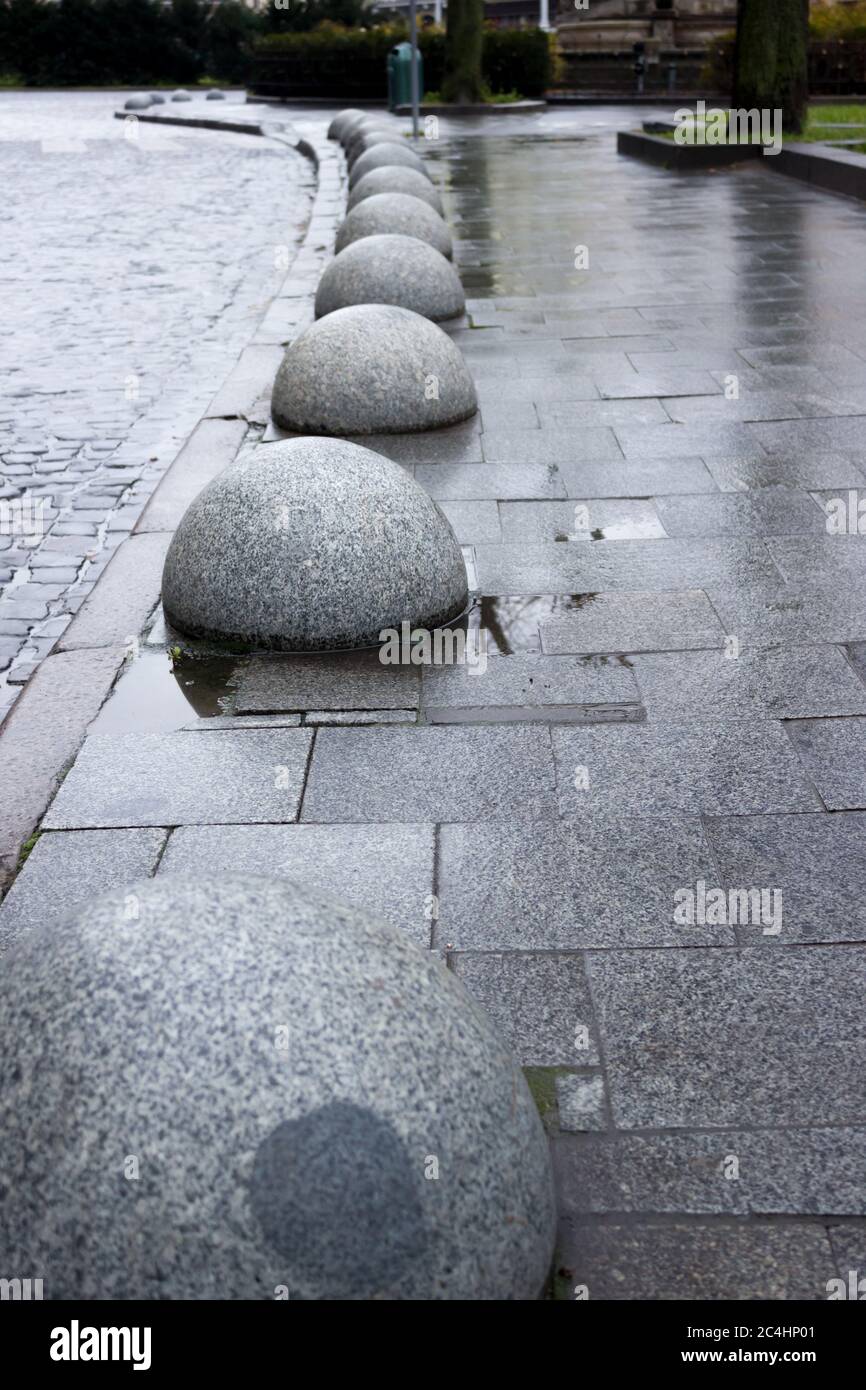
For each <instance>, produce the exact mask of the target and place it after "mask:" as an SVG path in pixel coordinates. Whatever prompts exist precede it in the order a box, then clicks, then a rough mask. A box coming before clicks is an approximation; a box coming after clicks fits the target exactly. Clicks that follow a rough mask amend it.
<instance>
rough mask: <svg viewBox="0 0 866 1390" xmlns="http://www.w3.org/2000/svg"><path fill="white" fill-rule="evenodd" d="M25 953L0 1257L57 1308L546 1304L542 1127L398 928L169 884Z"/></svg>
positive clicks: (257, 889)
mask: <svg viewBox="0 0 866 1390" xmlns="http://www.w3.org/2000/svg"><path fill="white" fill-rule="evenodd" d="M14 951H15V954H14V962H12V963H11V964H10V970H9V974H8V975H6V976H5V977H4V979H3V982H2V984H0V1031H2V1034H3V1037H4V1039H5V1040H6V1041H5V1043H4V1048H3V1055H2V1060H0V1079H2V1085H0V1136H2V1137H0V1166H2V1171H3V1175H4V1182H3V1194H2V1199H0V1246H2V1248H3V1250H4V1253H5V1257H6V1259H7V1261H8V1263H9V1267H10V1268H11V1269H16V1270H17V1269H38V1270H39V1271H40V1276H41V1277H42V1278H43V1279H44V1285H45V1297H46V1298H49V1299H64V1298H67V1299H76V1300H77V1299H85V1300H90V1299H100V1298H102V1299H110V1298H119V1299H155V1298H163V1299H164V1298H170V1299H202V1298H214V1299H233V1300H234V1299H261V1298H265V1299H273V1298H274V1296H275V1294H276V1292H277V1290H278V1289H279V1288H280V1287H282V1288H284V1289H285V1290H286V1292H287V1294H288V1297H289V1298H290V1299H299V1300H302V1301H310V1300H328V1299H346V1300H362V1301H365V1302H366V1301H371V1300H378V1299H387V1300H407V1301H408V1300H422V1299H431V1300H457V1299H470V1300H476V1299H477V1300H486V1299H491V1300H493V1299H496V1300H499V1299H503V1300H511V1299H532V1298H535V1297H537V1296H538V1295H539V1294H540V1292H541V1288H542V1285H543V1283H544V1280H545V1277H546V1275H547V1270H548V1265H549V1261H550V1258H551V1256H552V1253H553V1240H554V1226H555V1211H554V1199H553V1190H552V1182H551V1173H550V1159H549V1156H548V1151H547V1144H546V1141H545V1139H544V1135H543V1132H542V1129H541V1124H540V1121H539V1118H538V1114H537V1111H536V1109H535V1106H534V1104H533V1102H532V1099H531V1097H530V1095H529V1092H528V1090H527V1088H526V1085H525V1082H524V1081H523V1078H522V1075H521V1073H520V1071H519V1068H518V1066H517V1064H516V1062H515V1061H514V1060H513V1058H512V1057H511V1056H510V1055H509V1053H508V1052H507V1051H506V1050H505V1048H504V1047H503V1045H502V1043H501V1042H500V1041H499V1040H498V1038H497V1037H496V1035H495V1033H494V1031H493V1029H492V1028H491V1025H490V1023H489V1022H488V1020H487V1019H486V1018H485V1016H484V1015H483V1014H482V1013H481V1012H480V1010H479V1009H478V1008H477V1007H476V1006H475V1005H474V1004H473V1003H472V1001H471V999H470V998H469V996H468V995H467V994H466V992H465V991H464V989H463V988H462V986H461V985H460V984H459V982H458V981H456V980H455V979H454V978H453V976H451V975H449V974H448V973H447V972H446V971H445V970H444V969H443V967H442V965H441V964H440V963H439V962H438V961H437V960H436V959H435V958H434V957H431V956H429V955H425V953H423V952H420V951H418V949H417V948H416V947H415V946H413V945H412V944H411V943H410V942H408V941H406V940H405V938H404V937H403V936H402V935H401V934H400V933H399V932H398V931H396V930H395V929H394V928H393V927H391V926H389V925H386V924H385V923H382V922H380V921H379V920H377V919H376V918H375V917H371V916H368V915H367V914H366V913H363V912H359V911H358V910H357V909H355V908H349V907H344V906H342V905H341V904H339V903H337V902H335V901H333V900H331V899H328V898H321V897H319V896H317V895H314V894H310V893H308V892H306V891H304V890H302V889H300V888H297V887H296V886H295V885H293V884H287V883H280V882H278V881H275V880H268V879H262V878H259V877H250V878H235V877H230V878H223V879H213V880H204V879H193V880H190V881H187V882H183V883H181V882H180V881H179V880H177V879H174V878H171V877H167V878H165V879H164V880H162V879H160V880H156V881H152V880H151V881H145V882H139V883H134V884H132V885H130V887H129V888H128V889H127V891H126V893H115V894H113V895H111V896H109V897H107V898H104V899H101V900H99V901H97V902H96V903H95V904H91V905H89V906H88V908H87V910H86V911H84V912H81V913H79V914H76V915H75V916H74V917H72V918H71V919H70V920H69V921H68V922H67V923H66V924H65V925H64V928H63V930H62V932H59V933H55V934H51V933H49V932H47V931H37V932H34V933H33V934H32V936H31V937H30V938H29V939H27V940H25V941H23V942H22V943H21V944H19V946H18V947H16V948H14ZM11 961H12V958H11V957H10V962H11ZM433 1160H435V1161H436V1163H437V1164H438V1169H437V1170H436V1178H431V1177H430V1176H429V1175H430V1173H431V1171H433V1170H432V1168H431V1163H432V1161H433Z"/></svg>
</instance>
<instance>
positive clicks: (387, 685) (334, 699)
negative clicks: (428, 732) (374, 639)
mask: <svg viewBox="0 0 866 1390" xmlns="http://www.w3.org/2000/svg"><path fill="white" fill-rule="evenodd" d="M420 684H421V681H420V672H419V669H418V667H417V666H396V665H389V666H386V665H383V663H382V662H381V661H380V660H379V649H378V648H376V649H375V650H372V651H364V652H349V653H342V652H328V653H323V654H322V655H310V656H254V657H253V658H252V660H251V661H250V663H249V665H248V666H247V667H246V668H245V669H244V671H243V673H242V675H241V677H240V681H239V683H238V690H237V696H236V702H235V708H236V710H237V712H238V714H262V713H270V714H273V713H278V712H280V711H285V710H332V709H333V710H374V709H400V710H405V709H412V708H413V707H417V704H418V698H419V692H420Z"/></svg>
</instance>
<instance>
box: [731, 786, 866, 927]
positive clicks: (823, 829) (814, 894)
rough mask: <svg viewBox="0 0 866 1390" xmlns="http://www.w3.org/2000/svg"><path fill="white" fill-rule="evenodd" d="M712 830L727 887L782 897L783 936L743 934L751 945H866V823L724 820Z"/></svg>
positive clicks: (814, 818)
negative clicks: (766, 889)
mask: <svg viewBox="0 0 866 1390" xmlns="http://www.w3.org/2000/svg"><path fill="white" fill-rule="evenodd" d="M705 824H706V831H707V835H708V837H709V841H710V844H711V845H712V848H713V852H714V854H715V857H716V863H717V864H718V866H719V869H720V881H721V883H722V885H723V886H725V887H733V886H741V885H742V886H753V885H761V886H764V885H766V886H769V885H772V886H773V887H774V888H777V889H778V890H779V892H780V893H781V896H782V903H783V914H782V930H781V931H780V932H779V934H778V935H772V934H764V933H761V932H756V931H754V929H752V928H749V927H741V926H738V927H737V928H736V931H737V934H738V938H739V939H740V941H741V942H742V943H743V944H744V945H746V944H748V945H761V944H765V945H787V944H789V943H791V942H798V941H866V860H864V856H863V844H864V839H866V815H864V814H862V813H858V812H848V813H844V812H841V813H838V814H836V815H827V814H816V815H805V816H802V815H801V816H725V817H718V818H710V819H708V820H707V821H706V822H705Z"/></svg>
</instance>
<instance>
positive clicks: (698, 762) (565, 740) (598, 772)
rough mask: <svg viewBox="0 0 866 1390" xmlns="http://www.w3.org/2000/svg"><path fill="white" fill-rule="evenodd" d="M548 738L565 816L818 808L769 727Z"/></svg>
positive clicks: (649, 727)
mask: <svg viewBox="0 0 866 1390" xmlns="http://www.w3.org/2000/svg"><path fill="white" fill-rule="evenodd" d="M842 722H843V721H841V720H834V721H833V723H832V726H831V727H834V728H835V727H836V726H837V725H838V724H840V723H842ZM861 722H864V723H866V721H861ZM788 727H789V728H790V725H789V726H788ZM552 738H553V748H554V752H555V754H556V766H557V781H558V786H559V800H560V807H561V809H562V811H563V812H564V813H568V812H576V813H578V814H582V813H584V812H586V813H595V812H599V811H607V812H611V813H614V812H620V813H624V814H626V815H634V816H653V815H666V814H667V813H668V812H670V811H700V812H703V813H704V814H706V815H718V816H724V815H755V814H759V813H761V812H767V811H818V810H820V809H821V803H820V801H819V799H818V796H817V793H816V792H815V789H814V787H813V786H812V783H811V781H810V780H809V778H808V777H807V776H806V774H805V772H804V770H803V767H802V765H801V763H800V761H799V759H798V758H797V755H796V753H795V752H794V749H793V748H792V747H791V743H790V740H789V739H788V736H787V734H786V732H785V728H784V727H783V725H782V724H780V723H778V722H777V721H775V720H771V719H766V720H764V721H763V722H760V723H759V722H751V723H749V722H746V721H742V720H741V721H739V722H737V721H734V720H731V721H730V722H729V723H726V724H719V725H713V724H710V723H705V724H693V723H687V724H671V723H667V722H664V723H659V724H616V725H612V724H611V725H605V726H604V727H601V726H599V727H597V728H585V729H578V728H571V729H565V728H562V727H560V728H557V729H554V730H553V733H552ZM581 769H582V771H579V770H581ZM578 774H579V777H580V780H579V783H578V784H577V785H576V784H575V778H576V777H577V776H578Z"/></svg>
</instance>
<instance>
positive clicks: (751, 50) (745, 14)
mask: <svg viewBox="0 0 866 1390" xmlns="http://www.w3.org/2000/svg"><path fill="white" fill-rule="evenodd" d="M808 46H809V0H738V4H737V42H736V47H735V51H734V91H733V98H732V104H733V106H735V107H737V108H745V109H747V110H751V109H752V107H758V109H759V110H764V109H767V110H771V111H774V110H776V109H777V108H778V109H780V110H781V112H782V128H783V130H784V131H785V132H786V133H788V134H796V133H797V132H799V131H801V130H802V129H803V123H804V121H805V119H806V106H807V102H808V99H809V87H808Z"/></svg>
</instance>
